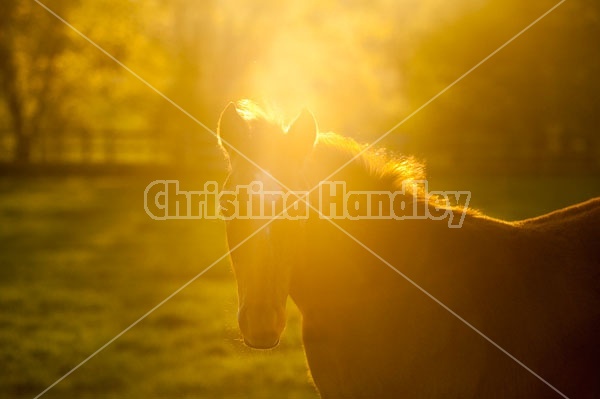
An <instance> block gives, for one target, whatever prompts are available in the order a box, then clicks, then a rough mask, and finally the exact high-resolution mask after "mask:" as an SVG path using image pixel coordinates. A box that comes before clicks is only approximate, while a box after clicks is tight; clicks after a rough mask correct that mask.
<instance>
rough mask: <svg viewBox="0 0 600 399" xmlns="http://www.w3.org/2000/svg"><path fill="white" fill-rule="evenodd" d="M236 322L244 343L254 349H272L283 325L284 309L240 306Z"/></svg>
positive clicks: (276, 342) (277, 341)
mask: <svg viewBox="0 0 600 399" xmlns="http://www.w3.org/2000/svg"><path fill="white" fill-rule="evenodd" d="M238 323H239V326H240V331H241V332H242V336H243V337H244V343H245V344H246V345H247V346H249V347H250V348H254V349H272V348H274V347H276V346H277V344H279V337H280V336H281V333H282V332H283V329H284V327H285V309H284V308H279V307H273V306H257V305H255V306H241V307H240V309H239V311H238Z"/></svg>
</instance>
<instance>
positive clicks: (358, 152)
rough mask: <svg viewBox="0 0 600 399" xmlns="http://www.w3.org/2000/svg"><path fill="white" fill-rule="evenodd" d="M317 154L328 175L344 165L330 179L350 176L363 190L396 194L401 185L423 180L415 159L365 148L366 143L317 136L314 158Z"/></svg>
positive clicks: (321, 135) (382, 150)
mask: <svg viewBox="0 0 600 399" xmlns="http://www.w3.org/2000/svg"><path fill="white" fill-rule="evenodd" d="M321 151H322V152H323V154H322V158H325V159H323V160H322V161H323V162H324V163H325V164H329V165H330V166H329V167H327V168H326V169H327V170H329V173H332V172H334V171H335V170H337V169H338V168H340V167H341V166H342V165H345V164H346V163H348V165H346V166H345V167H344V168H343V169H342V170H340V172H339V173H337V174H336V176H333V177H332V178H337V179H339V180H344V181H349V180H350V178H345V177H346V176H352V177H353V178H354V179H358V181H359V182H362V183H363V185H365V186H366V187H365V188H363V189H373V190H389V191H396V190H398V189H400V188H401V187H402V183H403V182H407V181H416V180H424V179H425V168H424V165H423V163H421V162H419V161H417V159H416V158H414V157H412V156H404V155H399V154H397V153H395V152H393V151H391V150H389V149H387V148H383V147H379V148H368V145H367V144H360V143H358V142H357V141H356V140H354V139H352V138H350V137H344V136H341V135H339V134H336V133H319V135H318V136H317V145H316V146H315V152H316V153H317V155H316V156H317V157H319V155H318V153H319V152H321ZM319 158H321V157H319ZM334 166H335V167H334Z"/></svg>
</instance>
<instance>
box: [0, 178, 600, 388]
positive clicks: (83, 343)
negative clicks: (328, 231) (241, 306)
mask: <svg viewBox="0 0 600 399" xmlns="http://www.w3.org/2000/svg"><path fill="white" fill-rule="evenodd" d="M150 180H151V179H148V180H118V179H114V178H112V179H109V178H93V179H92V178H84V177H77V178H75V177H73V178H21V179H14V178H6V177H5V178H2V179H0V242H1V251H0V307H1V309H2V312H1V313H0V364H1V366H0V368H1V370H2V371H1V372H0V397H6V398H21V397H23V398H31V397H34V396H35V395H37V394H38V393H40V392H41V391H43V390H44V389H45V388H46V387H48V386H49V385H50V384H52V383H53V382H54V381H56V380H57V379H58V378H60V377H61V376H62V375H64V374H65V373H66V372H68V371H69V370H70V369H71V368H73V367H74V366H75V365H77V364H78V363H79V362H81V361H82V360H84V359H85V358H86V357H88V356H89V355H90V354H92V353H93V352H94V351H96V350H97V349H98V348H100V347H101V346H102V345H104V344H105V343H106V342H107V341H109V340H110V339H112V338H113V337H114V336H115V335H116V334H118V333H120V332H121V331H122V330H123V329H125V328H126V327H127V326H129V325H130V324H131V323H133V322H134V321H136V320H137V319H138V318H139V317H140V316H142V315H143V314H145V313H146V312H148V311H149V310H150V309H152V308H153V307H154V306H155V305H157V304H158V303H159V302H160V301H162V300H163V299H164V298H166V297H167V296H169V295H170V294H171V293H172V292H174V291H175V290H176V289H178V288H179V287H181V286H182V285H183V284H185V283H186V282H188V281H189V280H190V279H192V278H193V277H194V276H196V275H197V274H198V273H200V272H201V271H202V270H204V269H205V268H206V267H207V266H208V265H210V264H211V263H213V262H214V261H215V260H216V259H218V258H219V257H220V256H221V255H222V254H223V253H224V252H225V243H224V235H223V225H222V224H221V223H220V222H216V221H198V220H197V221H153V220H151V219H150V218H149V217H148V216H147V215H146V214H145V212H144V209H143V191H144V188H145V185H146V184H147V183H149V181H150ZM430 189H470V190H472V191H473V198H472V202H471V206H473V207H475V208H479V209H481V210H483V211H484V212H486V213H489V214H491V215H492V216H496V217H502V218H507V219H513V220H514V219H519V218H523V217H527V216H534V215H537V214H541V213H544V212H547V211H550V210H552V209H556V208H559V207H562V206H566V205H568V204H571V203H575V202H578V201H581V200H585V199H587V198H590V197H592V196H598V195H600V181H599V180H598V179H594V178H577V179H570V178H554V179H550V178H543V179H539V178H535V179H534V178H505V179H499V178H494V179H487V180H484V179H469V178H454V179H440V180H439V181H436V180H435V178H434V179H433V181H432V182H431V187H430ZM299 325H300V318H299V315H298V313H297V311H296V310H295V309H294V308H293V304H291V303H290V315H289V321H288V327H287V329H286V331H285V333H284V336H283V338H282V343H281V344H280V346H279V347H278V348H277V349H275V350H272V351H253V350H250V349H247V348H246V347H244V345H243V344H242V343H241V342H240V337H239V333H238V330H237V323H236V291H235V282H234V281H233V277H232V274H231V272H230V271H229V265H228V263H227V260H222V261H220V262H219V263H218V264H216V265H215V266H214V268H212V269H211V270H210V271H209V272H207V273H206V274H204V275H203V276H201V277H200V278H198V279H197V280H196V281H194V282H193V283H191V284H190V285H189V286H187V287H186V288H185V289H184V290H182V291H181V292H180V293H179V294H177V295H176V296H175V297H173V298H172V299H171V300H169V301H168V302H167V303H165V304H164V306H161V307H160V308H158V309H157V310H156V311H154V312H153V313H152V314H150V315H149V316H148V317H147V318H146V319H145V320H143V321H141V322H140V323H139V324H137V325H136V326H135V327H134V328H132V329H131V330H130V331H128V332H126V333H125V334H123V335H122V336H121V337H120V338H119V339H117V340H116V341H115V342H114V343H112V344H111V345H110V346H108V347H106V348H105V349H104V350H103V351H101V352H100V353H98V354H97V356H95V357H94V358H93V359H91V360H90V361H89V362H87V363H86V364H85V365H83V366H82V367H81V368H79V369H78V370H76V371H75V372H73V373H72V374H71V375H69V376H68V377H67V378H65V379H64V380H63V381H61V382H60V383H59V384H58V385H56V386H55V387H54V388H53V389H52V390H50V391H49V392H48V393H46V394H45V395H44V397H46V398H54V397H56V398H66V397H78V398H86V397H89V398H107V397H119V398H122V397H140V398H142V397H143V398H151V397H161V398H162V397H164V398H175V397H202V398H204V397H206V398H219V397H228V398H229V397H240V398H271V397H274V398H283V397H285V398H316V397H317V395H316V392H315V389H314V388H313V387H312V385H311V384H310V382H309V378H308V373H307V366H306V362H305V360H304V355H303V352H302V347H301V338H300V332H299Z"/></svg>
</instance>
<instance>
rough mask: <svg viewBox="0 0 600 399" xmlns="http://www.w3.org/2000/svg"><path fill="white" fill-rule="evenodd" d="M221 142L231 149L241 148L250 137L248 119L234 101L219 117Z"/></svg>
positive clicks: (227, 148)
mask: <svg viewBox="0 0 600 399" xmlns="http://www.w3.org/2000/svg"><path fill="white" fill-rule="evenodd" d="M217 135H218V137H219V143H220V144H221V145H223V146H224V147H225V149H226V150H228V151H229V150H230V147H234V148H235V149H237V150H241V149H242V148H243V147H244V144H245V143H246V141H248V139H249V136H250V134H249V129H248V124H247V123H246V121H245V120H244V119H243V118H242V117H241V116H240V114H238V112H237V108H236V107H235V104H234V103H232V102H231V103H229V105H227V107H225V110H223V112H222V113H221V117H220V118H219V125H218V128H217Z"/></svg>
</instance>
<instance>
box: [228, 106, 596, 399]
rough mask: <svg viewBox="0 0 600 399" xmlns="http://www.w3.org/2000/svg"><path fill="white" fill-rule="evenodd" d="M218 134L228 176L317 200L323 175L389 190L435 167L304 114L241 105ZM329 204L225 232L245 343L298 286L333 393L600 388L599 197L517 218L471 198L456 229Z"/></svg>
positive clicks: (280, 318) (261, 337) (321, 378)
mask: <svg viewBox="0 0 600 399" xmlns="http://www.w3.org/2000/svg"><path fill="white" fill-rule="evenodd" d="M218 137H219V139H220V143H221V147H222V149H223V151H224V153H225V155H226V157H227V158H228V159H229V170H228V178H227V180H226V181H225V182H224V183H223V184H224V186H225V187H236V186H238V185H244V184H249V183H251V182H253V181H260V182H262V183H264V185H265V187H266V186H269V187H277V188H279V189H282V190H283V191H286V192H293V193H302V192H303V193H304V195H305V197H302V196H301V195H300V194H298V198H299V200H300V198H304V199H306V200H310V201H308V202H309V203H311V202H312V203H316V201H315V200H316V198H315V195H316V194H317V192H318V190H313V191H310V189H311V188H313V187H316V186H318V185H319V182H321V181H322V180H323V179H326V178H327V179H329V180H331V181H343V182H345V184H346V187H347V189H348V190H350V189H352V190H356V191H359V190H362V191H368V190H374V191H377V190H387V191H391V192H401V191H400V188H401V187H403V186H402V182H406V181H417V180H419V179H423V178H424V172H423V168H422V166H421V164H420V163H419V162H417V161H416V160H415V159H414V158H411V157H400V156H397V155H394V154H391V153H389V152H386V151H381V150H373V149H367V150H365V151H363V149H364V146H361V145H359V144H358V143H357V142H355V141H354V140H352V139H349V138H345V137H343V136H340V135H337V134H335V133H322V132H319V131H318V127H317V124H316V121H315V118H314V116H313V115H312V114H311V113H310V112H309V111H307V110H304V111H302V112H301V113H300V115H299V116H298V117H297V118H296V119H295V120H294V121H293V122H292V123H291V124H290V125H289V127H286V126H285V125H283V124H282V123H281V121H280V120H278V119H277V118H273V117H272V116H271V115H269V114H268V113H267V112H265V111H263V110H261V109H260V108H259V107H258V106H256V105H255V104H253V103H251V102H248V101H242V102H238V103H231V104H229V106H227V108H226V109H225V110H224V111H223V113H222V114H221V117H220V119H219V124H218ZM234 147H235V149H234ZM238 151H239V152H240V153H241V154H244V155H243V156H242V155H240V153H238ZM342 166H344V167H343V168H341V167H342ZM336 170H337V172H336V173H335V175H334V176H329V174H331V173H332V172H334V171H336ZM400 195H404V200H405V201H406V204H407V206H409V205H411V204H412V205H415V206H416V205H418V206H422V207H425V208H426V209H430V210H431V211H432V212H435V211H436V210H439V209H440V208H443V209H447V210H451V211H455V210H456V209H453V208H452V205H450V204H446V205H444V204H442V203H441V202H440V201H438V200H436V199H435V198H432V197H427V196H426V195H425V193H423V192H422V190H417V189H414V190H412V192H411V191H405V192H403V193H401V194H400ZM321 216H322V215H319V214H318V212H316V211H315V210H313V209H312V208H310V212H309V214H308V217H306V218H303V219H297V220H291V219H284V218H275V219H274V220H270V221H269V220H265V219H231V220H229V221H228V222H227V228H226V232H227V241H228V245H229V247H230V248H235V250H233V251H231V253H230V258H231V262H232V265H233V271H234V275H235V278H236V281H237V287H238V298H239V308H238V322H239V328H240V331H241V335H242V337H243V339H244V342H245V343H246V344H247V345H248V346H250V347H253V348H258V349H269V348H273V347H275V346H276V345H277V344H278V343H279V339H280V336H281V334H282V331H283V329H284V327H285V317H286V316H285V307H286V300H287V298H288V296H289V297H290V298H291V299H292V300H293V301H294V303H295V304H296V305H297V307H298V309H299V310H300V312H301V314H302V340H303V345H304V351H305V354H306V358H307V363H308V367H309V371H310V374H311V376H312V379H313V381H314V384H315V385H316V388H317V390H318V392H319V393H320V395H321V397H323V398H401V397H407V398H415V397H419V398H421V397H460V398H483V397H485V398H494V397H498V398H506V397H511V398H545V397H548V398H555V397H561V396H563V397H573V398H575V397H577V398H592V397H596V398H597V397H600V378H598V377H599V376H600V341H599V340H598V336H599V335H598V334H599V333H600V328H599V327H600V289H599V283H600V278H599V277H600V274H599V270H600V267H599V266H600V248H599V247H598V246H597V244H598V242H599V240H600V198H596V199H592V200H590V201H588V202H584V203H582V204H578V205H574V206H571V207H568V208H565V209H562V210H558V211H555V212H552V213H550V214H547V215H544V216H540V217H536V218H533V219H527V220H522V221H517V222H507V221H502V220H498V219H494V218H492V217H488V216H486V215H484V214H482V213H480V212H477V211H474V210H468V211H467V212H466V214H465V216H464V221H463V223H462V226H461V227H460V228H449V227H448V224H447V222H446V221H445V220H439V219H436V218H429V219H415V218H413V219H411V218H406V219H402V220H396V219H391V218H386V219H360V220H350V219H339V220H338V219H336V220H328V219H327V218H323V217H321ZM332 222H333V223H332ZM334 223H335V224H334ZM345 233H347V234H345ZM248 237H249V238H248ZM359 243H360V245H359Z"/></svg>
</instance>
